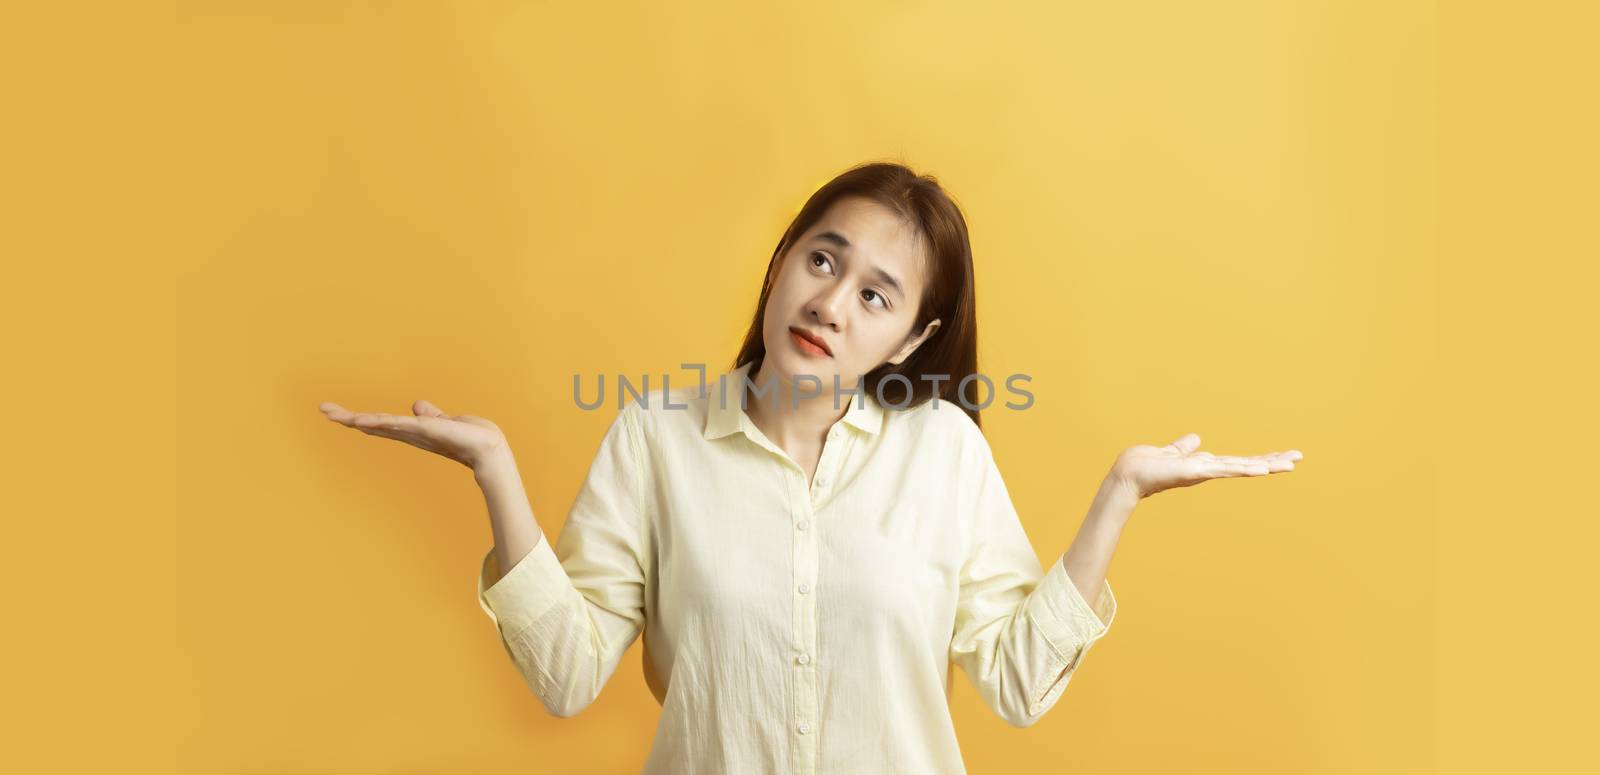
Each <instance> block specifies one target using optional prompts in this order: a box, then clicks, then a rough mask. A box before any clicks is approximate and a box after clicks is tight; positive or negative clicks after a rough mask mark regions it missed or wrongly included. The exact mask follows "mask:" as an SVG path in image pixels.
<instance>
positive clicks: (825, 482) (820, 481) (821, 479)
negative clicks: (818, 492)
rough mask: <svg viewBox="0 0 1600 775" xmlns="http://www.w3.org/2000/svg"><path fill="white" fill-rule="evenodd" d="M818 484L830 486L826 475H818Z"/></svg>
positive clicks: (819, 485)
mask: <svg viewBox="0 0 1600 775" xmlns="http://www.w3.org/2000/svg"><path fill="white" fill-rule="evenodd" d="M817 486H818V487H827V486H828V480H827V478H826V477H821V476H819V477H817Z"/></svg>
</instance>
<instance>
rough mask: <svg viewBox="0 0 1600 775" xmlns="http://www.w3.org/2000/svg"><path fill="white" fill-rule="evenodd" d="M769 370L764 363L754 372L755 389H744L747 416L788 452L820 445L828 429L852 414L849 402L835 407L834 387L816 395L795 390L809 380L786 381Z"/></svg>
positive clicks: (826, 388)
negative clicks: (846, 414) (849, 413)
mask: <svg viewBox="0 0 1600 775" xmlns="http://www.w3.org/2000/svg"><path fill="white" fill-rule="evenodd" d="M765 369H766V364H765V363H762V364H761V368H760V369H758V370H756V371H754V372H751V374H750V383H751V385H753V386H754V389H751V388H748V387H746V386H743V385H741V386H740V388H741V392H743V393H745V395H746V398H745V401H746V402H747V403H746V409H745V413H746V414H748V415H749V416H750V420H751V422H753V423H755V426H756V427H757V428H759V429H760V430H761V433H762V434H763V435H765V436H766V437H767V438H768V439H769V440H771V441H772V443H774V444H777V445H778V446H779V447H782V448H783V449H785V450H792V449H797V448H802V447H810V446H812V445H820V444H821V443H822V441H823V439H824V438H825V437H826V436H827V435H828V429H829V428H831V427H833V424H834V423H836V422H838V421H839V419H840V418H841V417H844V415H845V413H847V412H849V411H850V404H849V403H848V402H844V401H840V402H839V405H838V406H837V407H836V406H834V394H833V390H832V386H831V385H825V386H823V388H822V389H821V390H820V391H818V393H819V394H818V395H815V396H813V395H810V391H808V390H803V391H796V390H795V388H796V387H800V385H797V384H795V383H801V384H803V385H805V386H809V385H810V381H809V380H806V381H802V380H790V379H785V378H782V377H780V376H778V375H776V374H769V373H766V371H765ZM757 391H760V394H759V395H758V394H757Z"/></svg>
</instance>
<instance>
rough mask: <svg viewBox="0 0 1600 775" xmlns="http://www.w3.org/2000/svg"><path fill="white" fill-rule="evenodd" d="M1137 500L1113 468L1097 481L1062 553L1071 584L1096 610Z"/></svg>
mask: <svg viewBox="0 0 1600 775" xmlns="http://www.w3.org/2000/svg"><path fill="white" fill-rule="evenodd" d="M1138 503H1139V497H1138V496H1137V495H1135V494H1134V492H1133V490H1132V489H1131V488H1129V487H1128V486H1127V484H1126V480H1124V479H1123V478H1122V477H1121V476H1120V475H1119V474H1118V472H1117V471H1116V470H1115V469H1113V470H1112V472H1111V473H1110V474H1107V475H1106V478H1105V480H1104V481H1102V482H1101V483H1100V491H1099V492H1097V493H1095V496H1094V502H1093V503H1091V504H1089V514H1088V515H1087V516H1085V517H1084V518H1083V524H1082V525H1080V526H1079V527H1078V535H1077V537H1075V538H1073V539H1072V545H1071V546H1069V547H1067V551H1066V554H1064V555H1062V563H1063V564H1064V565H1065V566H1066V569H1067V575H1068V576H1070V577H1072V584H1073V586H1075V587H1077V588H1078V593H1079V594H1081V595H1083V599H1084V600H1087V601H1089V604H1090V606H1092V607H1094V608H1095V609H1096V610H1099V609H1100V607H1101V606H1102V605H1103V604H1104V603H1105V602H1106V601H1105V600H1103V599H1102V598H1104V597H1105V595H1104V593H1103V589H1104V583H1103V582H1104V581H1105V580H1106V574H1107V573H1109V571H1110V568H1111V555H1112V554H1114V553H1115V552H1116V551H1117V541H1118V540H1120V539H1121V538H1122V527H1123V525H1126V524H1127V523H1128V517H1130V516H1132V515H1133V507H1134V506H1135V505H1137V504H1138Z"/></svg>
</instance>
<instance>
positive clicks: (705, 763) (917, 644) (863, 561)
mask: <svg viewBox="0 0 1600 775" xmlns="http://www.w3.org/2000/svg"><path fill="white" fill-rule="evenodd" d="M749 369H750V366H749V365H745V366H741V367H739V368H737V369H735V370H733V371H732V372H729V373H727V374H725V375H723V376H722V378H721V379H718V380H713V381H708V382H707V384H706V385H705V386H704V387H699V386H696V387H694V388H682V389H673V390H671V391H670V393H669V392H668V391H665V390H656V391H654V392H649V393H646V394H644V395H642V396H641V397H640V398H638V399H635V400H630V401H628V402H627V403H626V404H625V405H624V406H623V408H622V409H621V410H619V412H618V414H617V416H616V418H615V419H614V420H613V421H612V423H611V425H610V428H609V429H608V430H607V432H606V434H605V436H604V438H603V439H602V441H601V443H600V447H599V452H598V454H597V455H596V456H595V458H594V461H593V463H592V464H591V465H590V468H589V471H588V474H587V476H586V477H585V479H584V482H583V485H582V487H581V489H580V490H579V494H578V497H577V498H576V500H575V501H574V502H573V504H572V508H571V510H570V511H569V512H568V516H567V521H566V525H565V527H564V528H563V529H562V531H561V534H560V537H559V539H558V540H557V541H556V543H555V546H553V547H552V546H551V545H550V542H549V541H548V540H543V539H541V540H540V541H539V543H538V545H536V546H535V547H534V548H533V550H531V551H530V552H529V553H528V554H527V555H526V556H525V557H523V558H522V559H521V560H519V561H518V562H517V563H516V564H515V565H514V566H513V567H512V568H511V569H510V570H509V571H507V572H506V573H505V574H504V575H503V576H499V574H498V569H497V568H496V567H495V558H494V552H493V550H492V549H491V550H490V552H489V553H488V554H487V555H485V557H484V560H483V566H482V568H481V569H480V572H479V576H478V601H479V604H480V605H481V606H482V607H483V610H484V611H485V612H486V613H487V614H488V615H489V618H490V619H491V620H492V621H493V622H494V623H495V625H496V628H497V629H498V631H499V634H500V637H501V640H502V643H503V644H504V646H505V648H506V651H507V653H508V654H510V656H511V660H512V662H513V663H514V664H515V666H516V668H517V670H518V671H519V673H520V674H521V675H522V677H523V678H524V680H525V681H526V682H527V684H528V686H529V687H530V688H531V689H532V690H533V693H534V695H535V696H537V697H538V698H539V701H540V702H541V703H542V704H543V705H544V707H545V709H546V710H548V711H549V712H550V713H552V714H555V715H557V716H562V717H569V716H572V715H574V714H577V713H578V712H579V711H581V710H583V709H584V708H586V707H588V706H589V705H590V704H591V703H592V702H594V700H595V698H596V697H597V696H598V695H599V693H600V690H601V688H602V687H603V686H604V685H605V683H606V681H607V680H608V679H609V678H610V677H611V675H612V674H613V673H614V672H615V671H616V669H617V665H618V663H619V662H620V661H621V659H622V657H623V653H624V652H625V651H626V650H627V649H628V647H629V646H630V645H631V644H632V643H633V642H634V640H635V639H636V638H637V637H639V636H640V634H641V633H642V634H643V635H644V639H645V648H644V674H645V680H646V683H647V684H648V685H649V687H650V689H651V690H652V692H653V693H654V694H655V696H656V699H657V700H658V701H659V702H660V703H661V718H660V721H659V724H658V725H657V727H656V731H655V739H654V741H653V743H652V746H651V749H650V753H649V756H648V758H647V760H646V763H645V769H644V771H645V773H647V774H649V773H691V772H692V773H741V774H744V773H768V772H770V773H778V772H784V773H789V772H793V773H808V774H809V773H855V772H873V773H890V772H907V773H960V772H964V771H965V767H964V765H963V763H962V759H961V754H960V751H959V749H958V747H957V743H956V735H955V729H954V727H953V724H952V722H951V716H950V705H949V696H950V685H951V680H952V678H951V676H952V666H953V665H959V666H960V667H961V669H962V672H963V673H964V674H965V675H966V676H967V678H968V679H969V680H970V681H971V684H972V686H973V687H975V688H976V690H977V693H978V695H979V696H980V697H981V698H982V699H983V702H984V703H985V704H986V705H987V706H988V707H989V708H990V709H991V710H993V711H994V712H995V713H996V714H998V715H999V716H1000V717H1001V718H1002V719H1004V720H1005V721H1007V722H1008V723H1010V724H1012V725H1014V726H1018V727H1025V726H1029V725H1031V724H1032V723H1034V722H1035V721H1036V720H1038V719H1039V717H1040V716H1041V715H1042V714H1043V713H1045V712H1046V711H1047V710H1049V709H1050V708H1051V707H1052V706H1053V705H1055V703H1056V701H1057V700H1058V699H1059V698H1060V697H1061V694H1062V692H1063V691H1064V690H1065V689H1066V688H1067V683H1068V682H1069V681H1070V680H1071V677H1072V675H1073V673H1074V671H1075V670H1076V669H1077V667H1078V666H1079V665H1080V664H1081V663H1082V661H1083V658H1084V655H1085V653H1086V652H1088V650H1089V648H1090V647H1091V646H1092V645H1093V644H1094V643H1095V642H1096V641H1097V640H1098V639H1099V638H1100V637H1101V636H1103V635H1104V634H1105V633H1106V631H1107V628H1108V627H1110V625H1111V622H1112V619H1113V618H1114V617H1115V615H1116V598H1115V597H1114V596H1113V595H1112V592H1111V584H1110V582H1109V581H1105V582H1103V583H1102V585H1101V589H1099V590H1097V592H1098V594H1097V595H1096V598H1097V600H1096V602H1095V603H1091V602H1089V601H1087V600H1085V599H1084V597H1083V596H1082V594H1081V593H1080V592H1079V590H1078V589H1077V587H1076V586H1075V585H1074V584H1073V582H1072V580H1071V578H1070V577H1069V576H1068V575H1067V572H1066V569H1065V567H1064V565H1063V557H1058V558H1057V559H1056V561H1055V562H1054V563H1053V564H1052V565H1051V566H1050V568H1049V570H1048V572H1046V571H1044V569H1043V568H1042V566H1041V565H1040V562H1039V559H1038V556H1037V555H1036V554H1035V553H1034V550H1033V547H1032V546H1031V545H1030V544H1029V542H1028V537H1027V535H1026V533H1024V531H1023V527H1022V523H1021V521H1020V519H1019V518H1018V515H1017V512H1016V510H1015V508H1014V507H1013V505H1012V502H1011V499H1010V496H1009V495H1008V493H1007V490H1006V486H1005V483H1004V481H1003V480H1002V479H1001V476H1000V472H999V470H998V469H997V468H996V466H995V462H994V458H993V455H992V453H991V451H990V448H989V445H988V443H987V441H986V439H985V437H984V435H983V433H982V432H981V431H980V429H979V428H978V426H977V425H976V424H975V423H973V422H972V419H971V418H970V417H968V416H967V414H966V413H965V412H963V411H961V408H960V406H959V405H957V404H954V403H951V402H948V401H938V402H935V401H929V402H926V403H923V404H921V405H919V406H917V407H914V408H909V409H905V410H897V409H893V408H890V407H885V406H884V405H882V404H880V403H878V401H877V400H876V399H875V398H874V397H873V396H872V395H871V391H863V392H861V393H859V394H857V395H855V396H849V395H842V396H841V398H840V403H839V406H840V408H841V409H842V408H844V401H846V400H848V401H849V402H850V403H849V408H848V409H847V410H846V411H845V412H844V414H843V416H842V417H841V418H840V420H839V421H838V422H837V423H835V424H834V425H833V426H832V427H831V428H830V429H829V430H828V432H827V435H826V438H825V441H824V443H823V447H822V455H821V458H820V460H819V462H818V463H817V467H816V472H815V475H814V476H813V477H812V479H811V481H810V482H809V483H808V482H807V481H806V474H805V471H804V469H803V468H802V467H801V466H800V465H799V464H797V463H796V462H795V461H794V460H793V459H791V458H790V457H789V456H788V455H787V454H786V453H785V452H784V451H783V450H782V448H780V447H778V446H777V445H776V444H774V443H773V442H772V441H771V440H769V439H768V438H767V437H766V436H765V435H764V434H763V433H762V432H761V431H760V429H758V428H757V427H756V426H755V424H754V423H753V422H752V421H751V420H750V416H749V414H748V413H747V412H746V410H745V406H744V405H742V404H741V397H743V396H744V395H745V391H744V385H745V384H746V383H745V380H746V378H747V376H748V372H749ZM750 400H771V399H770V397H769V398H768V399H758V398H752V399H750ZM1063 517H1065V515H1051V517H1050V518H1063ZM497 576H499V578H498V580H496V581H494V582H493V583H492V584H491V585H488V586H487V588H486V585H485V583H484V582H485V580H486V579H493V578H496V577H497Z"/></svg>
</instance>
